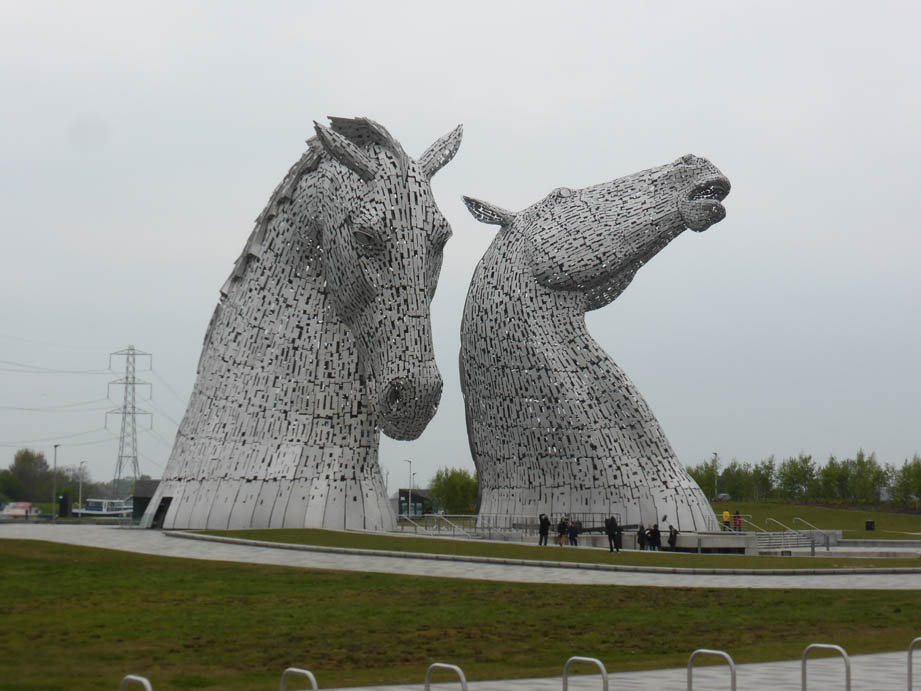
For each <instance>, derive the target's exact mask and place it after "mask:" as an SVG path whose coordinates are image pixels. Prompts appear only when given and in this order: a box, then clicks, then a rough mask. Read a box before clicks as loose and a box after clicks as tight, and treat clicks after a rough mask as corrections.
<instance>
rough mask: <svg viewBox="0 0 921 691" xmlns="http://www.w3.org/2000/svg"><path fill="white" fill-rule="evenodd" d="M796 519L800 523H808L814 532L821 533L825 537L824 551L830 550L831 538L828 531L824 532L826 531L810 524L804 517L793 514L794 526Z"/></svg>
mask: <svg viewBox="0 0 921 691" xmlns="http://www.w3.org/2000/svg"><path fill="white" fill-rule="evenodd" d="M797 521H799V522H800V523H803V524H805V525H808V526H809V527H810V528H812V529H813V530H815V531H816V532H819V533H822V537H824V538H825V551H826V552H830V551H831V546H830V543H831V538H830V537H829V536H828V533H826V532H825V531H824V530H822V529H821V528H818V527H816V526H814V525H812V523H810V522H809V521H807V520H805V519H804V518H800V517H799V516H794V517H793V525H794V526H795V525H796V522H797Z"/></svg>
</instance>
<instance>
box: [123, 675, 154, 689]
mask: <svg viewBox="0 0 921 691" xmlns="http://www.w3.org/2000/svg"><path fill="white" fill-rule="evenodd" d="M132 683H133V684H140V685H141V686H142V687H144V691H153V687H152V686H151V685H150V682H149V681H147V679H145V678H144V677H139V676H138V675H137V674H126V675H125V677H124V679H122V683H121V684H119V685H118V691H125V689H126V688H128V684H132Z"/></svg>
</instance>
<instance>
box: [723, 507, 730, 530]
mask: <svg viewBox="0 0 921 691" xmlns="http://www.w3.org/2000/svg"><path fill="white" fill-rule="evenodd" d="M729 518H730V516H729V509H723V528H724V529H726V530H729Z"/></svg>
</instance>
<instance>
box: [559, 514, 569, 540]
mask: <svg viewBox="0 0 921 691" xmlns="http://www.w3.org/2000/svg"><path fill="white" fill-rule="evenodd" d="M556 532H557V539H558V540H559V542H560V547H562V546H563V543H564V542H565V541H566V533H568V532H569V528H568V527H567V525H566V516H560V522H559V523H558V524H557V526H556Z"/></svg>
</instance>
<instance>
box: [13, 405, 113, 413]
mask: <svg viewBox="0 0 921 691" xmlns="http://www.w3.org/2000/svg"><path fill="white" fill-rule="evenodd" d="M108 409H109V406H107V405H106V406H102V407H99V408H70V409H64V410H62V409H60V408H17V407H16V406H10V405H0V410H18V411H20V412H26V413H94V412H97V411H100V410H108Z"/></svg>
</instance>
